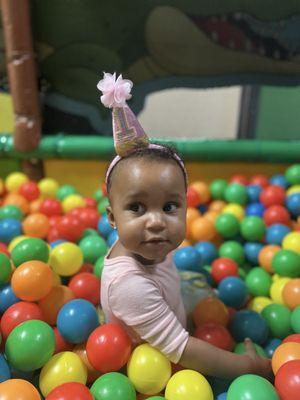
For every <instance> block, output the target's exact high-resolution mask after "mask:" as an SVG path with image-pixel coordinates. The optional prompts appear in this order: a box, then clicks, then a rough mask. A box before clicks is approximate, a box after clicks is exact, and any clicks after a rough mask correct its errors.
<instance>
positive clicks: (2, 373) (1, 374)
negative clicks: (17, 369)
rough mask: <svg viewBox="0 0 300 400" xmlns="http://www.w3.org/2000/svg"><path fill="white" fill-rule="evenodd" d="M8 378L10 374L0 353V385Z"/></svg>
mask: <svg viewBox="0 0 300 400" xmlns="http://www.w3.org/2000/svg"><path fill="white" fill-rule="evenodd" d="M10 378H11V373H10V369H9V366H8V364H7V362H6V360H5V358H4V356H3V354H1V353H0V383H1V382H4V381H7V380H8V379H10Z"/></svg>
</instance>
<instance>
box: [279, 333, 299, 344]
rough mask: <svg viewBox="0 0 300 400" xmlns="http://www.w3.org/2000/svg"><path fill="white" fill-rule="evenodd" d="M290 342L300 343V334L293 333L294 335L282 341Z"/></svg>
mask: <svg viewBox="0 0 300 400" xmlns="http://www.w3.org/2000/svg"><path fill="white" fill-rule="evenodd" d="M288 342H294V343H300V334H299V333H293V334H292V335H289V336H287V337H286V338H284V339H283V341H282V343H288Z"/></svg>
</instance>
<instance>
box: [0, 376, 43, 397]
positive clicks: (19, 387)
mask: <svg viewBox="0 0 300 400" xmlns="http://www.w3.org/2000/svg"><path fill="white" fill-rule="evenodd" d="M0 400H41V396H40V395H39V392H38V391H37V389H36V388H35V387H34V386H33V385H32V384H31V383H30V382H28V381H25V380H24V379H8V380H7V381H4V382H2V383H0Z"/></svg>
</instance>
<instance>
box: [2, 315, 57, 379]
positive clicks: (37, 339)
mask: <svg viewBox="0 0 300 400" xmlns="http://www.w3.org/2000/svg"><path fill="white" fill-rule="evenodd" d="M54 349H55V338H54V333H53V330H52V329H51V327H50V326H49V325H48V324H46V323H45V322H43V321H38V320H31V321H25V322H23V323H21V324H20V325H18V326H16V327H15V328H14V329H13V330H12V332H11V333H10V334H9V336H8V338H7V341H6V344H5V355H6V357H7V360H8V362H9V364H11V365H12V366H13V367H14V368H16V369H19V370H21V371H34V370H35V369H38V368H41V367H42V366H43V365H45V363H46V362H47V361H48V360H49V359H50V358H51V356H52V354H53V352H54Z"/></svg>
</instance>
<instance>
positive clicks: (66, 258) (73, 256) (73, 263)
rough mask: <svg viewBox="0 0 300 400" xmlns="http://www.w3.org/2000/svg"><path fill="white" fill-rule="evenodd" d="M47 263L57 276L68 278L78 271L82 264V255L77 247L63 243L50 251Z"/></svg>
mask: <svg viewBox="0 0 300 400" xmlns="http://www.w3.org/2000/svg"><path fill="white" fill-rule="evenodd" d="M49 262H50V265H51V267H52V268H53V270H54V271H55V272H56V273H57V274H59V275H62V276H70V275H74V274H75V273H76V272H78V271H79V270H80V268H81V265H82V263H83V254H82V251H81V249H80V247H79V246H76V245H75V244H73V243H69V242H65V243H61V244H59V245H58V246H56V247H55V248H54V249H53V250H52V252H51V254H50V261H49Z"/></svg>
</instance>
